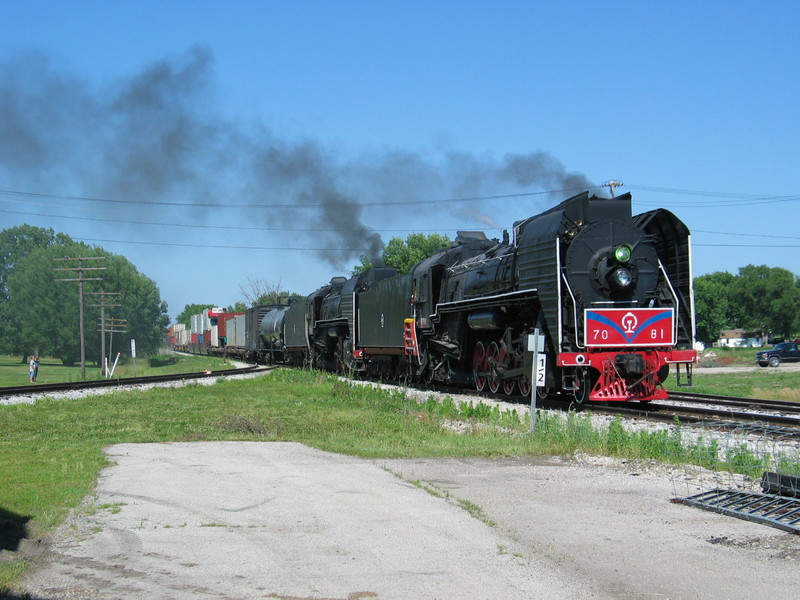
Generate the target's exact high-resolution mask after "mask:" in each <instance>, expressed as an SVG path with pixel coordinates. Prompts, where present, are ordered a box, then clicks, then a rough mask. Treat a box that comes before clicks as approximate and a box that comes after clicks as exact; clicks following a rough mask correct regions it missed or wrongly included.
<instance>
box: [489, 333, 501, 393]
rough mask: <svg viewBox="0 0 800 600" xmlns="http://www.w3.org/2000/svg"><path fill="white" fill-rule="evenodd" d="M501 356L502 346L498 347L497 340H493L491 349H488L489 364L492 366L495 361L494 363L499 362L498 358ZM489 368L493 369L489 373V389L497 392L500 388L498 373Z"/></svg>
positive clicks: (490, 345)
mask: <svg viewBox="0 0 800 600" xmlns="http://www.w3.org/2000/svg"><path fill="white" fill-rule="evenodd" d="M499 356H500V348H498V347H497V343H496V342H492V343H491V344H489V350H487V352H486V362H487V366H488V367H491V365H492V364H493V362H494V363H497V362H499V361H498V360H497V359H498V358H499ZM489 370H490V371H492V373H491V375H489V389H490V390H491V391H492V393H493V394H496V393H497V390H499V389H500V380H499V379H498V378H497V375H496V374H495V372H494V370H492V369H489Z"/></svg>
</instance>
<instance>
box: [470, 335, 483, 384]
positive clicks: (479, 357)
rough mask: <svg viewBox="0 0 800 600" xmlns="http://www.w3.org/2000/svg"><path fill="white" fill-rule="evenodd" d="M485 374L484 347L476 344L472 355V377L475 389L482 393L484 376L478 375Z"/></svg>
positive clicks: (479, 343)
mask: <svg viewBox="0 0 800 600" xmlns="http://www.w3.org/2000/svg"><path fill="white" fill-rule="evenodd" d="M485 372H486V346H484V345H483V342H478V344H477V345H476V346H475V352H474V353H473V354H472V377H473V379H474V380H475V389H477V390H478V391H479V392H482V391H483V389H484V388H485V387H486V376H485V375H479V373H485Z"/></svg>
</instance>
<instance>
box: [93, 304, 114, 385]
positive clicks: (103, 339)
mask: <svg viewBox="0 0 800 600" xmlns="http://www.w3.org/2000/svg"><path fill="white" fill-rule="evenodd" d="M89 295H90V296H99V297H100V304H90V305H89V306H93V307H100V372H101V373H102V374H103V377H105V376H106V308H113V307H117V306H122V305H121V304H107V303H106V298H107V297H109V296H121V295H122V294H121V293H120V292H103V291H99V292H89ZM109 299H110V298H109Z"/></svg>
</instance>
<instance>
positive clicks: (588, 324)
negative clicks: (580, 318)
mask: <svg viewBox="0 0 800 600" xmlns="http://www.w3.org/2000/svg"><path fill="white" fill-rule="evenodd" d="M584 338H585V339H584V343H585V345H586V346H603V347H609V346H612V347H613V346H673V345H675V314H674V311H673V310H672V309H671V308H599V309H591V310H587V311H585V313H584Z"/></svg>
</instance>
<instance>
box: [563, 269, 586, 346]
mask: <svg viewBox="0 0 800 600" xmlns="http://www.w3.org/2000/svg"><path fill="white" fill-rule="evenodd" d="M561 278H562V279H563V280H564V286H565V287H566V288H567V291H568V292H569V297H570V298H572V319H573V322H574V323H575V346H577V347H578V348H585V346H584V345H583V343H582V341H581V338H580V335H578V303H577V302H576V301H575V294H573V293H572V288H571V287H570V285H569V281H567V275H566V273H561ZM559 295H560V294H559ZM560 302H561V298H559V303H560ZM560 319H561V311H559V320H560ZM559 325H560V323H559ZM560 331H561V327H559V337H560ZM562 341H563V340H561V339H559V340H558V347H559V348H561V342H562Z"/></svg>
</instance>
